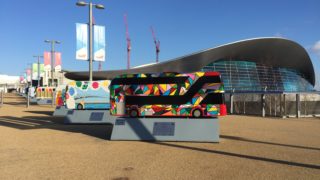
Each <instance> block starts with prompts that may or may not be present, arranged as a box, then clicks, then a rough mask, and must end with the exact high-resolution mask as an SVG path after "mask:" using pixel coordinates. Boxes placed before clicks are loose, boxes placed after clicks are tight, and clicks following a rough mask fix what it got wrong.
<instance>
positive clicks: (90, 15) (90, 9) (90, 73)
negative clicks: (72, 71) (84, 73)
mask: <svg viewBox="0 0 320 180" xmlns="http://www.w3.org/2000/svg"><path fill="white" fill-rule="evenodd" d="M76 5H77V6H86V5H88V6H89V81H90V82H91V81H92V61H93V53H92V26H93V23H92V6H95V7H96V8H97V9H104V6H103V5H101V4H93V3H92V2H91V1H90V2H89V3H86V2H84V1H78V2H77V3H76Z"/></svg>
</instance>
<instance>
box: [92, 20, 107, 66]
mask: <svg viewBox="0 0 320 180" xmlns="http://www.w3.org/2000/svg"><path fill="white" fill-rule="evenodd" d="M105 47H106V41H105V27H104V26H97V25H94V27H93V60H95V61H105V54H106V51H105Z"/></svg>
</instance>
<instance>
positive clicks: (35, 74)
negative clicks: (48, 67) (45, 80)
mask: <svg viewBox="0 0 320 180" xmlns="http://www.w3.org/2000/svg"><path fill="white" fill-rule="evenodd" d="M43 76H44V64H40V77H43ZM32 80H38V63H33V64H32Z"/></svg>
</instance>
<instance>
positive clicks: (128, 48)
mask: <svg viewBox="0 0 320 180" xmlns="http://www.w3.org/2000/svg"><path fill="white" fill-rule="evenodd" d="M124 24H125V26H126V38H127V69H130V52H131V39H130V36H129V31H128V20H127V14H124Z"/></svg>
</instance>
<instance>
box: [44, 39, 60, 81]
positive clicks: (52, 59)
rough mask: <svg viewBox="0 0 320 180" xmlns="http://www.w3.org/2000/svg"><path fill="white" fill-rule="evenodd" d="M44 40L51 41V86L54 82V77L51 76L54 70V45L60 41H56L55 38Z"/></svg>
mask: <svg viewBox="0 0 320 180" xmlns="http://www.w3.org/2000/svg"><path fill="white" fill-rule="evenodd" d="M44 42H46V43H51V86H55V83H54V78H53V72H54V67H53V66H54V61H55V59H54V57H55V56H54V45H55V44H60V43H61V42H60V41H56V40H45V41H44Z"/></svg>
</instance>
